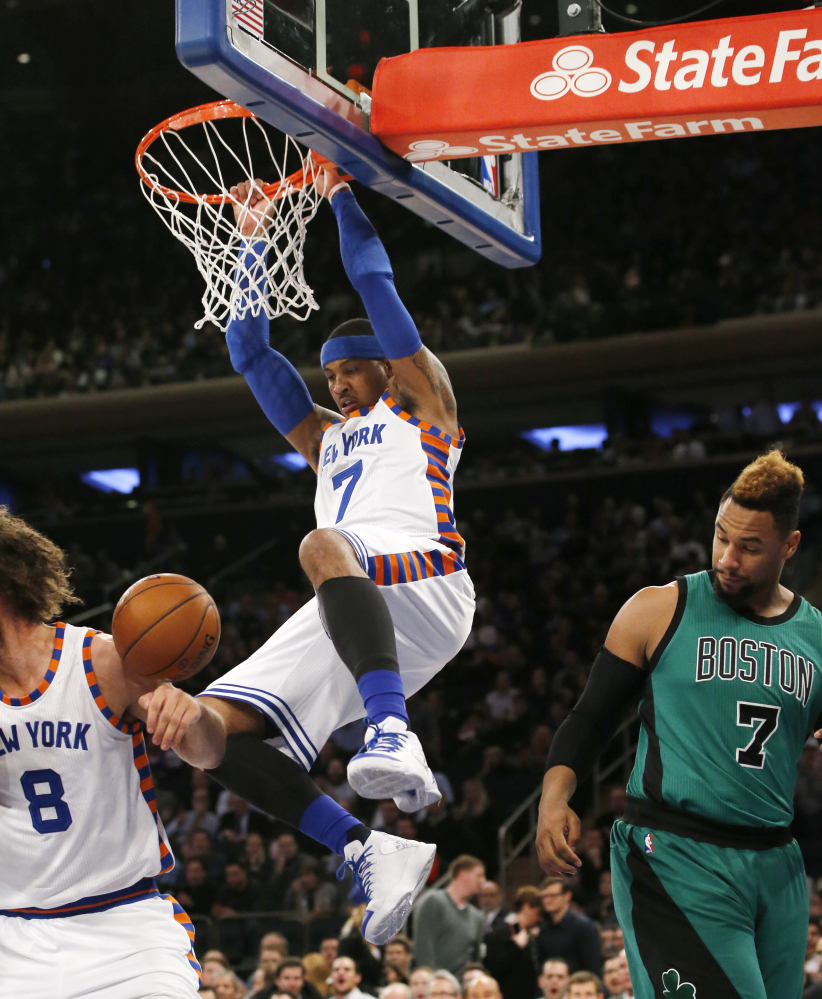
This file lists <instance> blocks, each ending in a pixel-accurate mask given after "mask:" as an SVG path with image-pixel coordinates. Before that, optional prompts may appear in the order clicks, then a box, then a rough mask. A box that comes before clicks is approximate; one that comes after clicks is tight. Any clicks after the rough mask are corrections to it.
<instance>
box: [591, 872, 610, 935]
mask: <svg viewBox="0 0 822 999" xmlns="http://www.w3.org/2000/svg"><path fill="white" fill-rule="evenodd" d="M587 914H588V916H590V918H591V919H593V920H594V922H595V923H597V924H598V925H599V926H600V927H606V926H607V927H608V928H609V929H610V928H612V927H614V926H617V925H618V923H617V917H616V912H615V911H614V895H613V891H612V888H611V872H610V871H605V870H603V871H600V874H599V880H598V882H597V894H596V896H595V898H594V899H593V900H592V901H591V903H590V904H589V905H588V908H587Z"/></svg>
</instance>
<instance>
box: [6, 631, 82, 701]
mask: <svg viewBox="0 0 822 999" xmlns="http://www.w3.org/2000/svg"><path fill="white" fill-rule="evenodd" d="M54 628H55V633H54V650H53V651H52V653H51V661H50V662H49V665H48V669H47V670H46V675H45V676H44V677H43V679H42V680H41V681H40V682H39V683H38V684H37V686H36V687H35V689H34V690H33V691H32V692H31V693H30V694H26V695H25V696H24V697H9V695H8V694H4V693H3V691H2V690H0V701H2V703H3V704H6V705H8V706H9V707H10V708H22V707H25V705H26V704H32V703H33V702H34V701H36V700H38V699H39V698H41V697H42V696H43V694H45V692H46V691H47V690H48V689H49V687H50V686H51V681H52V680H53V679H54V676H55V674H56V673H57V667H58V666H59V665H60V656H61V655H62V654H63V639H64V638H65V635H66V626H65V624H63V622H62V621H58V623H57V624H56V625H55V626H54Z"/></svg>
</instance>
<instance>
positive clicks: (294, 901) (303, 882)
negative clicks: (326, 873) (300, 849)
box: [283, 857, 337, 916]
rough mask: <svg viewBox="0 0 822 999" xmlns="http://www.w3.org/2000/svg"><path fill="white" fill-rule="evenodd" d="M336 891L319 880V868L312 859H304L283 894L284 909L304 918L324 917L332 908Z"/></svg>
mask: <svg viewBox="0 0 822 999" xmlns="http://www.w3.org/2000/svg"><path fill="white" fill-rule="evenodd" d="M336 898H337V891H336V889H335V888H334V886H333V885H331V884H329V883H327V882H325V883H324V882H323V881H322V880H321V879H320V866H319V863H318V862H317V860H315V859H314V857H306V858H305V859H304V860H303V863H302V866H301V868H300V874H299V877H297V878H295V879H294V881H293V882H292V884H291V887H290V888H289V889H288V891H287V892H286V893H285V899H284V902H283V904H284V907H285V909H286V910H288V912H299V913H300V914H301V915H305V916H308V915H310V916H325V915H328V913H329V912H331V911H332V909H333V908H334V904H335V902H336Z"/></svg>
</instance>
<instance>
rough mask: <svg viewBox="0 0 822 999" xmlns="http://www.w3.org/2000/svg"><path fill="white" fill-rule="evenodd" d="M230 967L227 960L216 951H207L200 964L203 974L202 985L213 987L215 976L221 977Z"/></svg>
mask: <svg viewBox="0 0 822 999" xmlns="http://www.w3.org/2000/svg"><path fill="white" fill-rule="evenodd" d="M230 967H231V965H230V963H229V960H228V958H227V957H226V956H225V954H222V953H221V952H220V951H217V950H210V951H207V952H206V954H205V956H204V957H203V960H202V962H201V964H200V970H201V971H202V973H203V977H202V982H203V985H214V981H215V979H216V978H217V975H221V974H222V973H223V972H224V971H227V970H228V969H229V968H230Z"/></svg>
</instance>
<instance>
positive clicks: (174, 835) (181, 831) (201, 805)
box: [166, 787, 220, 845]
mask: <svg viewBox="0 0 822 999" xmlns="http://www.w3.org/2000/svg"><path fill="white" fill-rule="evenodd" d="M219 825H220V820H219V819H218V818H217V816H216V815H215V814H214V812H212V811H211V799H210V796H209V792H208V788H206V787H195V788H194V790H193V791H192V792H191V808H190V809H189V810H188V811H187V812H182V813H181V814H180V815H178V816H176V817H175V818H174V820H173V821H172V822H170V823H169V824H168V826H167V828H166V832H167V833H168V836H169V839H170V840H171V841H172V843H173V844H175V845H177V844H180V843H182V841H183V839H184V838H185V837H186V836H187V835H188V834H189V833H190V832H191V830H192V829H205V831H206V832H207V833H208V834H209V835H210V836H215V835H216V834H217V830H218V828H219Z"/></svg>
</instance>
